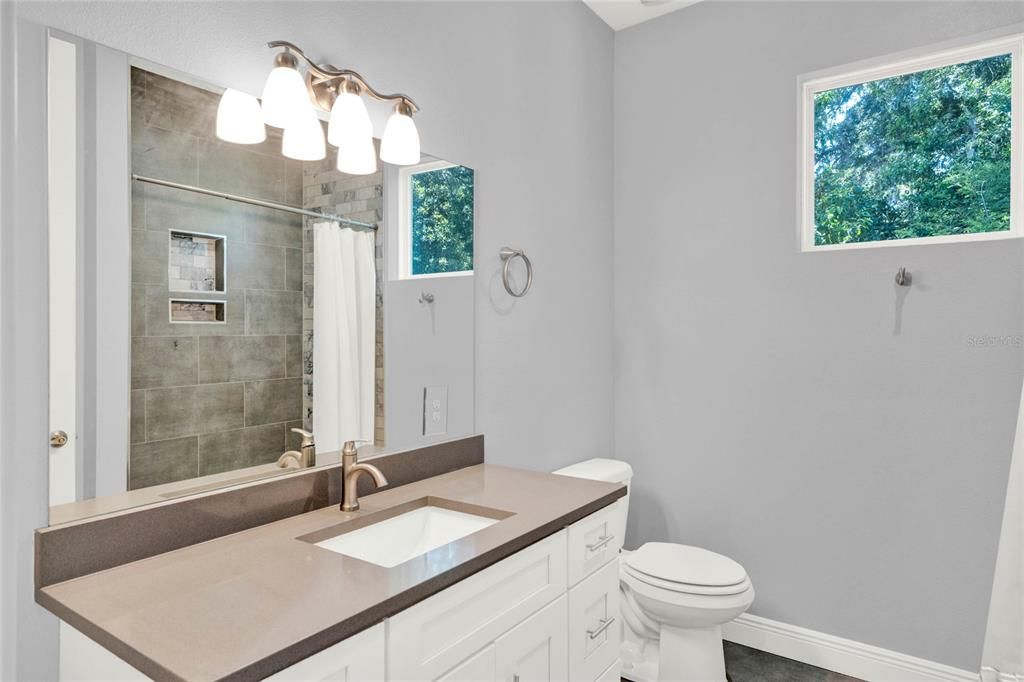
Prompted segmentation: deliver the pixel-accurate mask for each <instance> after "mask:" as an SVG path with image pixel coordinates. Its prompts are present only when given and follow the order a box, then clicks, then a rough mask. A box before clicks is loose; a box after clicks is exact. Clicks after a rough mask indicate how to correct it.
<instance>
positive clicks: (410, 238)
mask: <svg viewBox="0 0 1024 682" xmlns="http://www.w3.org/2000/svg"><path fill="white" fill-rule="evenodd" d="M398 182H399V187H400V192H401V194H402V199H403V201H401V203H400V207H399V210H400V211H401V220H400V222H399V226H400V234H399V248H400V250H401V261H402V262H401V264H400V266H401V267H400V270H401V275H402V276H403V277H423V276H439V275H448V274H472V272H473V169H472V168H467V167H465V166H459V165H456V164H452V163H448V162H447V161H434V162H431V163H424V164H420V165H417V166H409V167H407V168H402V169H401V170H400V171H399V176H398Z"/></svg>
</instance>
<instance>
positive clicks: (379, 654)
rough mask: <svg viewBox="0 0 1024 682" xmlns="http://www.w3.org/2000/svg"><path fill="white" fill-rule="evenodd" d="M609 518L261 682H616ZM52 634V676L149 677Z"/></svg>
mask: <svg viewBox="0 0 1024 682" xmlns="http://www.w3.org/2000/svg"><path fill="white" fill-rule="evenodd" d="M616 511H617V510H616V508H615V505H614V504H613V505H611V506H609V507H606V508H605V509H602V510H599V511H597V512H595V513H594V514H591V515H590V516H588V517H586V518H584V519H581V520H580V521H578V522H576V523H575V524H573V525H572V526H569V527H568V528H565V529H563V530H561V531H559V532H557V533H555V534H554V535H551V536H548V537H547V538H545V539H543V540H540V541H539V542H536V543H534V544H532V545H530V546H529V547H526V548H525V549H523V550H521V551H519V552H517V553H515V554H513V555H512V556H510V557H508V558H506V559H504V560H502V561H499V562H498V563H496V564H494V565H492V566H489V567H487V568H485V569H483V570H482V571H480V572H478V573H475V574H474V575H471V576H469V577H468V578H466V579H464V580H461V581H460V582H458V583H456V584H454V585H452V586H451V587H449V588H447V589H445V590H442V591H441V592H438V593H437V594H434V595H432V596H430V597H427V598H426V599H424V600H423V601H421V602H419V603H417V604H415V605H413V606H411V607H409V608H408V609H405V610H404V611H401V612H399V613H397V614H395V615H394V616H391V617H390V618H388V619H387V620H385V621H384V622H382V623H379V624H377V625H375V626H373V627H372V628H369V629H367V630H364V631H363V632H360V633H358V634H356V635H353V636H352V637H350V638H348V639H346V640H344V641H342V642H339V643H337V644H335V645H333V646H331V647H328V648H327V649H324V650H323V651H321V652H319V653H317V654H314V655H313V656H310V657H309V658H307V659H305V660H303V661H300V662H298V663H296V664H295V665H293V666H291V667H289V668H286V669H285V670H282V671H280V672H278V673H276V674H274V675H272V676H271V677H270V678H269V679H272V680H302V681H304V682H313V681H326V680H332V681H337V680H351V681H353V682H356V681H359V682H378V681H385V680H388V681H394V682H404V681H410V680H416V681H417V682H420V681H423V682H427V681H430V682H437V681H444V682H490V681H499V680H500V681H501V682H554V681H559V680H573V682H610V681H612V680H617V679H619V669H620V661H619V647H620V642H621V636H620V632H621V631H620V628H621V623H620V622H619V620H618V618H619V566H618V561H617V557H618V552H619V548H620V547H621V546H622V537H621V536H622V532H621V530H620V529H618V528H616V527H615V523H616V521H615V512H616ZM65 632H67V635H66V636H65ZM61 639H62V642H61V643H62V646H61V680H99V679H108V680H112V679H116V680H126V681H131V682H134V681H135V680H146V679H148V678H147V677H146V676H145V675H143V674H142V673H140V672H139V671H137V670H135V669H134V668H132V667H131V666H129V665H128V664H127V663H124V662H123V661H121V659H119V658H117V657H116V656H114V655H113V654H112V653H110V652H108V651H107V650H106V649H104V648H102V647H100V646H99V645H98V644H96V643H94V642H92V641H91V640H89V639H88V638H86V637H85V636H84V635H82V634H81V633H79V632H77V631H75V630H74V629H73V628H71V627H69V626H67V625H66V624H62V637H61ZM115 673H116V674H115ZM97 674H100V675H101V676H102V677H97V676H96V675H97Z"/></svg>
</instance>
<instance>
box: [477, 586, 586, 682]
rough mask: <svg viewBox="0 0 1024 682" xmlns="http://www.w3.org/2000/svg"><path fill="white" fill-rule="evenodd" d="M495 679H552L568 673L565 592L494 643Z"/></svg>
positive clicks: (513, 681) (510, 681)
mask: <svg viewBox="0 0 1024 682" xmlns="http://www.w3.org/2000/svg"><path fill="white" fill-rule="evenodd" d="M494 647H495V653H496V655H497V672H498V674H497V676H496V679H498V680H502V681H504V682H554V681H556V680H558V681H561V680H566V679H568V677H569V609H568V605H567V602H566V597H565V595H562V596H561V597H559V598H558V599H556V600H555V601H553V602H552V603H551V604H549V605H548V606H545V607H544V608H543V609H541V610H540V611H538V612H537V613H536V614H534V615H533V616H530V617H529V618H527V619H526V620H525V621H523V622H522V623H520V624H519V625H517V626H516V627H514V628H512V629H511V630H509V631H508V632H507V633H506V634H504V635H502V636H501V637H499V638H498V640H497V641H496V642H495V643H494Z"/></svg>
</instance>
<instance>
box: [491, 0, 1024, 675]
mask: <svg viewBox="0 0 1024 682" xmlns="http://www.w3.org/2000/svg"><path fill="white" fill-rule="evenodd" d="M1021 20H1024V5H1022V4H1020V3H999V4H988V5H981V4H974V3H951V4H935V3H908V4H888V3H886V4H871V3H843V4H836V3H786V4H774V3H764V4H762V3H757V4H740V3H707V4H700V5H696V6H694V7H691V8H687V9H685V10H682V11H680V12H676V13H673V14H670V15H668V16H666V17H663V18H662V19H659V20H658V21H654V22H651V23H648V24H643V25H640V26H638V27H635V28H632V29H629V30H626V31H624V32H621V33H619V34H617V36H616V41H615V53H616V54H615V229H614V234H615V393H614V395H615V434H616V436H615V441H616V447H617V451H618V454H619V455H620V456H621V457H624V458H625V459H627V460H629V461H630V462H631V463H632V464H633V467H634V468H635V470H636V478H635V479H634V481H635V487H634V490H633V495H632V498H631V499H632V504H633V509H632V510H631V514H630V529H629V534H630V537H629V542H630V544H632V545H635V544H638V543H640V542H643V541H646V540H653V539H666V538H667V539H669V540H674V541H678V542H685V543H691V544H696V545H702V546H705V547H708V548H711V549H713V550H717V551H720V552H723V553H725V554H727V555H730V556H732V557H734V558H736V559H737V560H739V561H740V562H741V563H743V564H744V566H745V567H746V568H747V570H748V572H749V574H750V576H751V577H752V579H753V582H754V586H755V589H756V590H757V600H756V601H755V603H754V606H753V608H752V612H753V613H755V614H757V615H760V616H764V617H767V618H773V619H778V620H780V621H783V622H785V623H792V624H795V625H800V626H804V627H808V628H812V629H815V630H820V631H823V632H827V633H830V634H834V635H839V636H842V637H848V638H851V639H854V640H858V641H861V642H867V643H870V644H875V645H878V646H883V647H886V648H889V649H894V650H896V651H901V652H905V653H909V654H913V655H917V656H921V657H924V658H927V659H931V660H935V661H940V662H944V663H947V664H950V665H954V666H958V667H960V668H963V669H967V670H977V669H978V664H979V659H980V653H981V644H982V638H983V635H984V628H985V614H986V610H987V607H988V598H989V591H990V589H991V584H992V571H993V566H994V560H995V551H996V542H997V537H998V533H999V525H1000V514H1001V510H1002V504H1003V496H1004V494H1005V489H1006V483H1007V471H1008V466H1009V458H1010V448H1011V440H1012V437H1013V427H1014V423H1015V414H1016V407H1017V401H1018V396H1019V393H1020V387H1021V369H1022V363H1021V349H1020V348H1019V347H1012V346H1011V347H1006V346H1002V347H974V346H971V345H970V344H969V338H970V337H972V336H982V335H1020V334H1022V332H1024V330H1022V316H1021V275H1020V271H1021V265H1022V260H1021V256H1022V252H1021V244H1020V243H1019V242H1017V241H1000V242H990V243H985V244H980V243H979V244H963V245H946V246H942V245H939V246H928V247H906V246H904V247H893V248H884V249H869V250H858V251H851V252H846V253H812V254H801V253H798V252H797V247H796V184H795V168H796V114H797V109H796V104H797V98H796V79H797V76H798V75H799V74H801V73H805V72H809V71H814V70H818V69H823V68H827V67H832V66H837V65H841V64H843V63H846V62H851V61H854V60H859V59H864V58H870V57H876V56H879V55H884V54H887V53H891V52H896V51H900V50H905V49H908V48H912V47H916V46H920V45H925V44H928V43H931V42H936V41H941V40H944V39H949V38H952V37H955V36H959V35H965V34H970V33H973V32H978V31H983V30H987V29H992V28H995V27H999V26H1004V25H1008V24H1011V23H1014V22H1019V21H1021ZM901 265H902V266H906V267H907V268H909V269H910V270H911V271H913V276H914V285H913V287H912V288H911V289H910V290H909V292H907V291H900V290H898V289H897V288H896V287H895V286H894V284H893V275H894V273H895V272H896V269H897V268H898V267H899V266H901ZM482 347H483V348H486V344H484V345H482Z"/></svg>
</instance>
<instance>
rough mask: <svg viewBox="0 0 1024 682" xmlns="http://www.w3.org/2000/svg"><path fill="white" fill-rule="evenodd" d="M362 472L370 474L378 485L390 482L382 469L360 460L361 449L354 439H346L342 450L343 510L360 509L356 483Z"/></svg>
mask: <svg viewBox="0 0 1024 682" xmlns="http://www.w3.org/2000/svg"><path fill="white" fill-rule="evenodd" d="M360 474H370V476H373V482H374V483H376V484H377V487H378V488H379V487H381V486H384V485H387V484H388V479H386V478H384V474H382V473H381V472H380V469H378V468H377V467H375V466H373V465H372V464H365V463H360V462H359V451H358V450H356V444H355V442H354V441H351V440H349V441H345V447H344V449H342V451H341V478H342V481H343V484H342V488H343V492H342V498H341V511H346V512H348V511H357V510H358V509H359V493H357V492H356V483H358V482H359V476H360Z"/></svg>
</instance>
